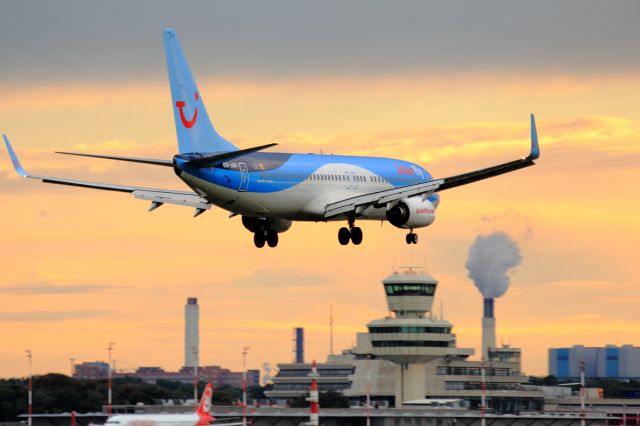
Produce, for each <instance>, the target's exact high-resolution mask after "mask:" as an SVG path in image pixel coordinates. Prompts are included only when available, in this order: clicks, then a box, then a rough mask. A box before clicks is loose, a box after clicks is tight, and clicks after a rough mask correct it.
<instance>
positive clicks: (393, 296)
mask: <svg viewBox="0 0 640 426" xmlns="http://www.w3.org/2000/svg"><path fill="white" fill-rule="evenodd" d="M437 287H438V282H437V281H436V280H435V279H434V278H433V277H431V276H429V275H427V274H424V273H419V272H418V271H416V270H415V269H412V268H409V269H406V270H404V271H403V272H401V273H394V274H393V275H391V276H389V277H387V278H386V279H385V280H383V281H382V288H383V290H384V292H385V295H386V299H387V305H388V308H389V311H390V312H391V313H392V315H390V316H387V317H384V318H381V319H377V320H373V321H371V322H370V323H369V324H367V328H368V332H367V333H359V334H358V335H357V343H356V345H355V346H354V347H353V348H351V349H348V350H345V351H343V353H342V354H341V355H330V356H329V358H328V360H327V362H325V363H322V364H319V365H318V373H319V375H320V377H319V379H318V388H319V390H320V391H321V392H322V391H327V390H335V391H339V392H342V393H343V394H344V395H345V396H347V397H348V398H349V399H350V400H351V401H352V402H353V403H364V402H365V401H366V398H367V394H369V395H370V398H371V401H372V402H371V403H372V404H373V405H375V406H385V407H396V408H401V407H408V406H416V405H418V406H419V405H430V404H434V403H438V404H450V405H452V406H456V407H463V408H472V409H477V408H479V406H480V404H481V402H480V401H481V398H482V394H483V392H484V393H485V396H486V398H487V406H488V407H490V409H491V410H493V411H494V412H499V413H514V412H520V411H533V410H541V409H542V408H543V405H544V393H543V392H542V391H540V390H535V389H527V388H525V386H524V385H525V384H526V383H527V381H528V378H527V377H526V376H524V375H523V374H522V372H521V353H520V350H519V349H517V348H510V347H503V348H495V347H488V348H487V357H486V358H485V361H484V362H482V361H470V360H469V359H468V358H469V357H470V356H471V355H473V354H474V352H475V351H474V349H472V348H460V347H458V346H457V344H456V335H455V334H454V333H453V328H454V326H453V324H452V323H451V322H449V321H447V320H445V319H444V318H437V317H436V316H435V315H434V314H433V312H432V305H433V300H434V297H435V294H436V290H437ZM278 367H279V369H280V371H279V373H278V375H277V376H276V377H275V378H274V379H273V389H272V390H270V391H267V392H265V394H266V395H267V397H269V398H270V399H271V400H272V401H276V402H281V401H283V400H287V399H293V398H300V397H304V396H305V395H306V392H308V389H309V384H310V378H309V377H308V376H307V375H308V374H309V373H310V370H311V365H310V364H304V363H290V364H279V365H278Z"/></svg>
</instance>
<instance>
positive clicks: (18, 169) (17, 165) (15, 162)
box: [2, 135, 29, 177]
mask: <svg viewBox="0 0 640 426" xmlns="http://www.w3.org/2000/svg"><path fill="white" fill-rule="evenodd" d="M2 138H3V139H4V144H5V145H6V146H7V151H8V152H9V157H11V162H12V163H13V168H14V169H16V172H17V173H18V174H19V175H20V176H22V177H29V173H27V172H26V171H25V170H24V169H23V168H22V165H20V161H18V156H16V153H15V152H14V151H13V148H12V147H11V144H10V143H9V138H7V135H2Z"/></svg>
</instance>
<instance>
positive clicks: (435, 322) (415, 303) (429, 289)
mask: <svg viewBox="0 0 640 426" xmlns="http://www.w3.org/2000/svg"><path fill="white" fill-rule="evenodd" d="M382 284H383V286H384V291H385V294H386V297H387V305H388V307H389V310H390V311H391V312H393V317H386V318H384V319H379V320H374V321H371V322H370V323H369V324H367V327H368V329H369V338H370V342H371V353H372V355H374V356H376V357H378V358H382V359H387V360H389V361H393V362H395V363H398V364H412V363H426V362H429V361H431V360H433V359H435V358H440V357H443V356H446V355H462V356H469V355H470V353H469V350H468V349H458V348H456V336H455V334H452V332H451V331H452V329H453V324H451V323H450V322H449V321H446V320H444V319H436V318H434V315H432V313H431V307H432V306H433V299H434V297H435V293H436V288H437V286H438V281H436V280H435V279H434V278H433V277H431V276H430V275H427V274H424V273H418V272H417V271H416V270H415V269H414V268H409V269H407V270H405V271H403V272H402V273H394V274H392V275H391V276H389V277H387V278H385V279H384V280H383V281H382Z"/></svg>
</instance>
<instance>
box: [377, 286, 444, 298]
mask: <svg viewBox="0 0 640 426" xmlns="http://www.w3.org/2000/svg"><path fill="white" fill-rule="evenodd" d="M384 290H385V292H386V293H387V296H433V293H434V292H435V290H436V285H435V284H385V285H384Z"/></svg>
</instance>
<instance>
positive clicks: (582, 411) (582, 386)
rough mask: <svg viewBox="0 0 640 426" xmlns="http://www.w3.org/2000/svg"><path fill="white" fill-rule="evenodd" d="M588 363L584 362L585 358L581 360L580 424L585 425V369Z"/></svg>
mask: <svg viewBox="0 0 640 426" xmlns="http://www.w3.org/2000/svg"><path fill="white" fill-rule="evenodd" d="M585 367H586V364H585V362H584V360H580V426H584V424H585V421H584V420H585V419H584V394H585V388H584V370H585Z"/></svg>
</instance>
